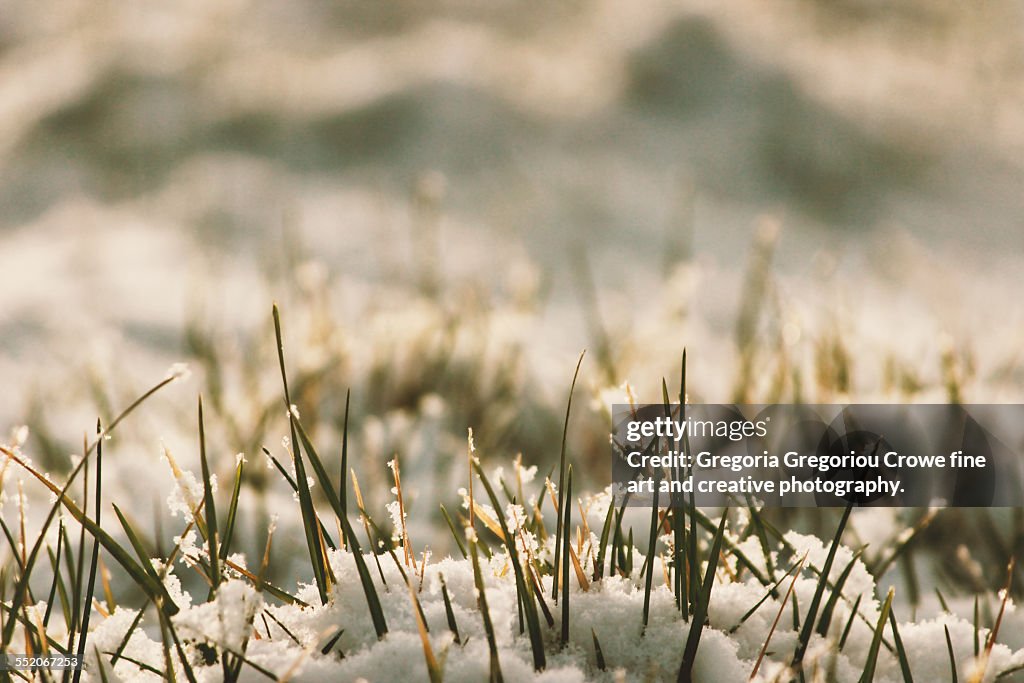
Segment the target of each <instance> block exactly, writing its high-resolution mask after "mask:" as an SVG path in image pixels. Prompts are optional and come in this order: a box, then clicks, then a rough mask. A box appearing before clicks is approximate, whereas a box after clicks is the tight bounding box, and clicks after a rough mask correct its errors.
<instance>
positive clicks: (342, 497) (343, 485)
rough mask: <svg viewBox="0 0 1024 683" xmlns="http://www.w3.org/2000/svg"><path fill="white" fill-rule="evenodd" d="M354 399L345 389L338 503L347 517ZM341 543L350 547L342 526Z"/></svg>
mask: <svg viewBox="0 0 1024 683" xmlns="http://www.w3.org/2000/svg"><path fill="white" fill-rule="evenodd" d="M351 400H352V390H351V389H346V390H345V422H344V424H343V426H342V429H341V476H340V477H339V479H338V504H339V507H340V508H341V515H340V516H342V517H345V516H347V515H348V409H349V404H350V403H351ZM341 543H342V545H344V546H345V547H346V548H347V547H348V540H347V537H346V535H345V530H344V528H342V531H341ZM462 556H463V557H465V556H466V553H465V551H463V553H462Z"/></svg>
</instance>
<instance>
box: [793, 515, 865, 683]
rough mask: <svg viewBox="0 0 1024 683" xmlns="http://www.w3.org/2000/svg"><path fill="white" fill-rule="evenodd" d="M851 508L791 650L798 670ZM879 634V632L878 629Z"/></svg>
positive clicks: (841, 524)
mask: <svg viewBox="0 0 1024 683" xmlns="http://www.w3.org/2000/svg"><path fill="white" fill-rule="evenodd" d="M852 510H853V504H852V503H851V504H849V505H847V506H846V509H844V510H843V516H842V518H840V520H839V526H838V527H837V528H836V534H835V536H834V537H833V538H832V545H831V546H830V547H829V549H828V556H827V557H826V558H825V564H824V565H822V567H821V575H820V576H819V578H818V585H817V587H816V588H815V589H814V597H813V598H811V604H810V606H809V607H808V608H807V617H806V618H805V619H804V623H803V628H801V629H800V636H799V638H798V639H797V644H796V648H795V650H794V652H793V661H792V663H791V664H790V666H791V667H792V668H793V669H794V670H795V671H799V670H800V668H801V666H802V664H803V659H804V654H805V653H806V652H807V644H808V643H809V642H810V640H811V634H812V633H813V632H814V624H815V621H816V619H817V616H818V606H819V605H820V604H821V597H822V595H824V593H825V587H826V585H827V584H828V575H829V573H830V572H831V571H832V563H833V562H834V561H835V558H836V551H837V550H839V540H840V538H842V536H843V531H845V530H846V522H847V521H848V520H849V519H850V512H851V511H852ZM879 636H881V632H880V631H879Z"/></svg>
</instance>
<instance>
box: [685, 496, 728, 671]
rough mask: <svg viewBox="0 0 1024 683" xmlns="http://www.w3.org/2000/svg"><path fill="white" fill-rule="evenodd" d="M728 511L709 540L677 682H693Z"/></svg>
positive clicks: (725, 511) (724, 512) (723, 513)
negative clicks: (711, 539) (709, 543)
mask: <svg viewBox="0 0 1024 683" xmlns="http://www.w3.org/2000/svg"><path fill="white" fill-rule="evenodd" d="M728 513H729V509H728V508H726V509H725V510H723V511H722V521H721V522H719V524H718V531H716V532H715V538H714V540H713V541H712V542H711V550H710V552H709V554H708V567H707V570H706V571H705V572H704V582H703V583H702V584H701V589H700V593H699V595H698V596H697V601H696V609H695V610H694V612H693V619H692V620H691V621H690V630H689V633H688V634H687V636H686V647H685V649H684V650H683V661H682V663H681V664H680V665H679V674H678V676H676V680H677V682H678V683H693V681H694V679H693V665H694V663H695V662H696V661H697V647H698V646H699V645H700V636H701V633H703V631H704V621H705V620H706V619H707V616H708V605H710V604H711V589H712V588H713V587H714V583H715V570H716V569H717V568H718V557H719V555H720V554H721V552H722V537H724V536H725V520H726V517H727V516H728ZM694 573H696V572H694ZM691 604H693V603H691Z"/></svg>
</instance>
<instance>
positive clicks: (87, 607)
mask: <svg viewBox="0 0 1024 683" xmlns="http://www.w3.org/2000/svg"><path fill="white" fill-rule="evenodd" d="M96 433H97V434H100V433H102V429H101V428H100V422H99V420H97V421H96ZM102 482H103V442H102V441H101V442H99V444H98V445H97V446H96V495H95V498H96V523H97V524H99V523H100V511H101V510H102V508H103V505H102V502H103V489H102ZM99 559H100V544H99V541H98V540H97V539H95V538H94V539H93V541H92V558H91V559H90V560H89V583H88V584H87V587H86V589H85V603H84V605H83V606H82V625H81V627H80V629H79V633H80V634H81V635H80V636H79V638H78V661H80V662H83V661H85V643H86V640H88V638H89V616H90V615H91V614H92V596H93V592H94V591H95V589H96V565H97V563H98V562H99ZM81 678H82V669H81V668H78V669H75V673H74V675H73V676H72V681H73V682H74V683H78V681H80V680H81Z"/></svg>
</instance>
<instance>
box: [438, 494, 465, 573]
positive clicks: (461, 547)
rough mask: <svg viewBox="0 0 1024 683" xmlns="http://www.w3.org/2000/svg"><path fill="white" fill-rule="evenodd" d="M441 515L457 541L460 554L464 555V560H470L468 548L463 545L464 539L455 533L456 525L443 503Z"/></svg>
mask: <svg viewBox="0 0 1024 683" xmlns="http://www.w3.org/2000/svg"><path fill="white" fill-rule="evenodd" d="M441 514H442V515H443V516H444V521H445V522H447V523H448V528H449V529H451V532H452V537H453V538H454V539H455V544H456V545H457V546H459V552H460V553H462V558H463V559H468V555H466V546H465V545H463V543H462V539H461V538H459V534H458V532H457V531H455V523H454V522H452V518H451V515H449V514H448V510H447V509H446V508H445V506H444V503H441Z"/></svg>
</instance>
